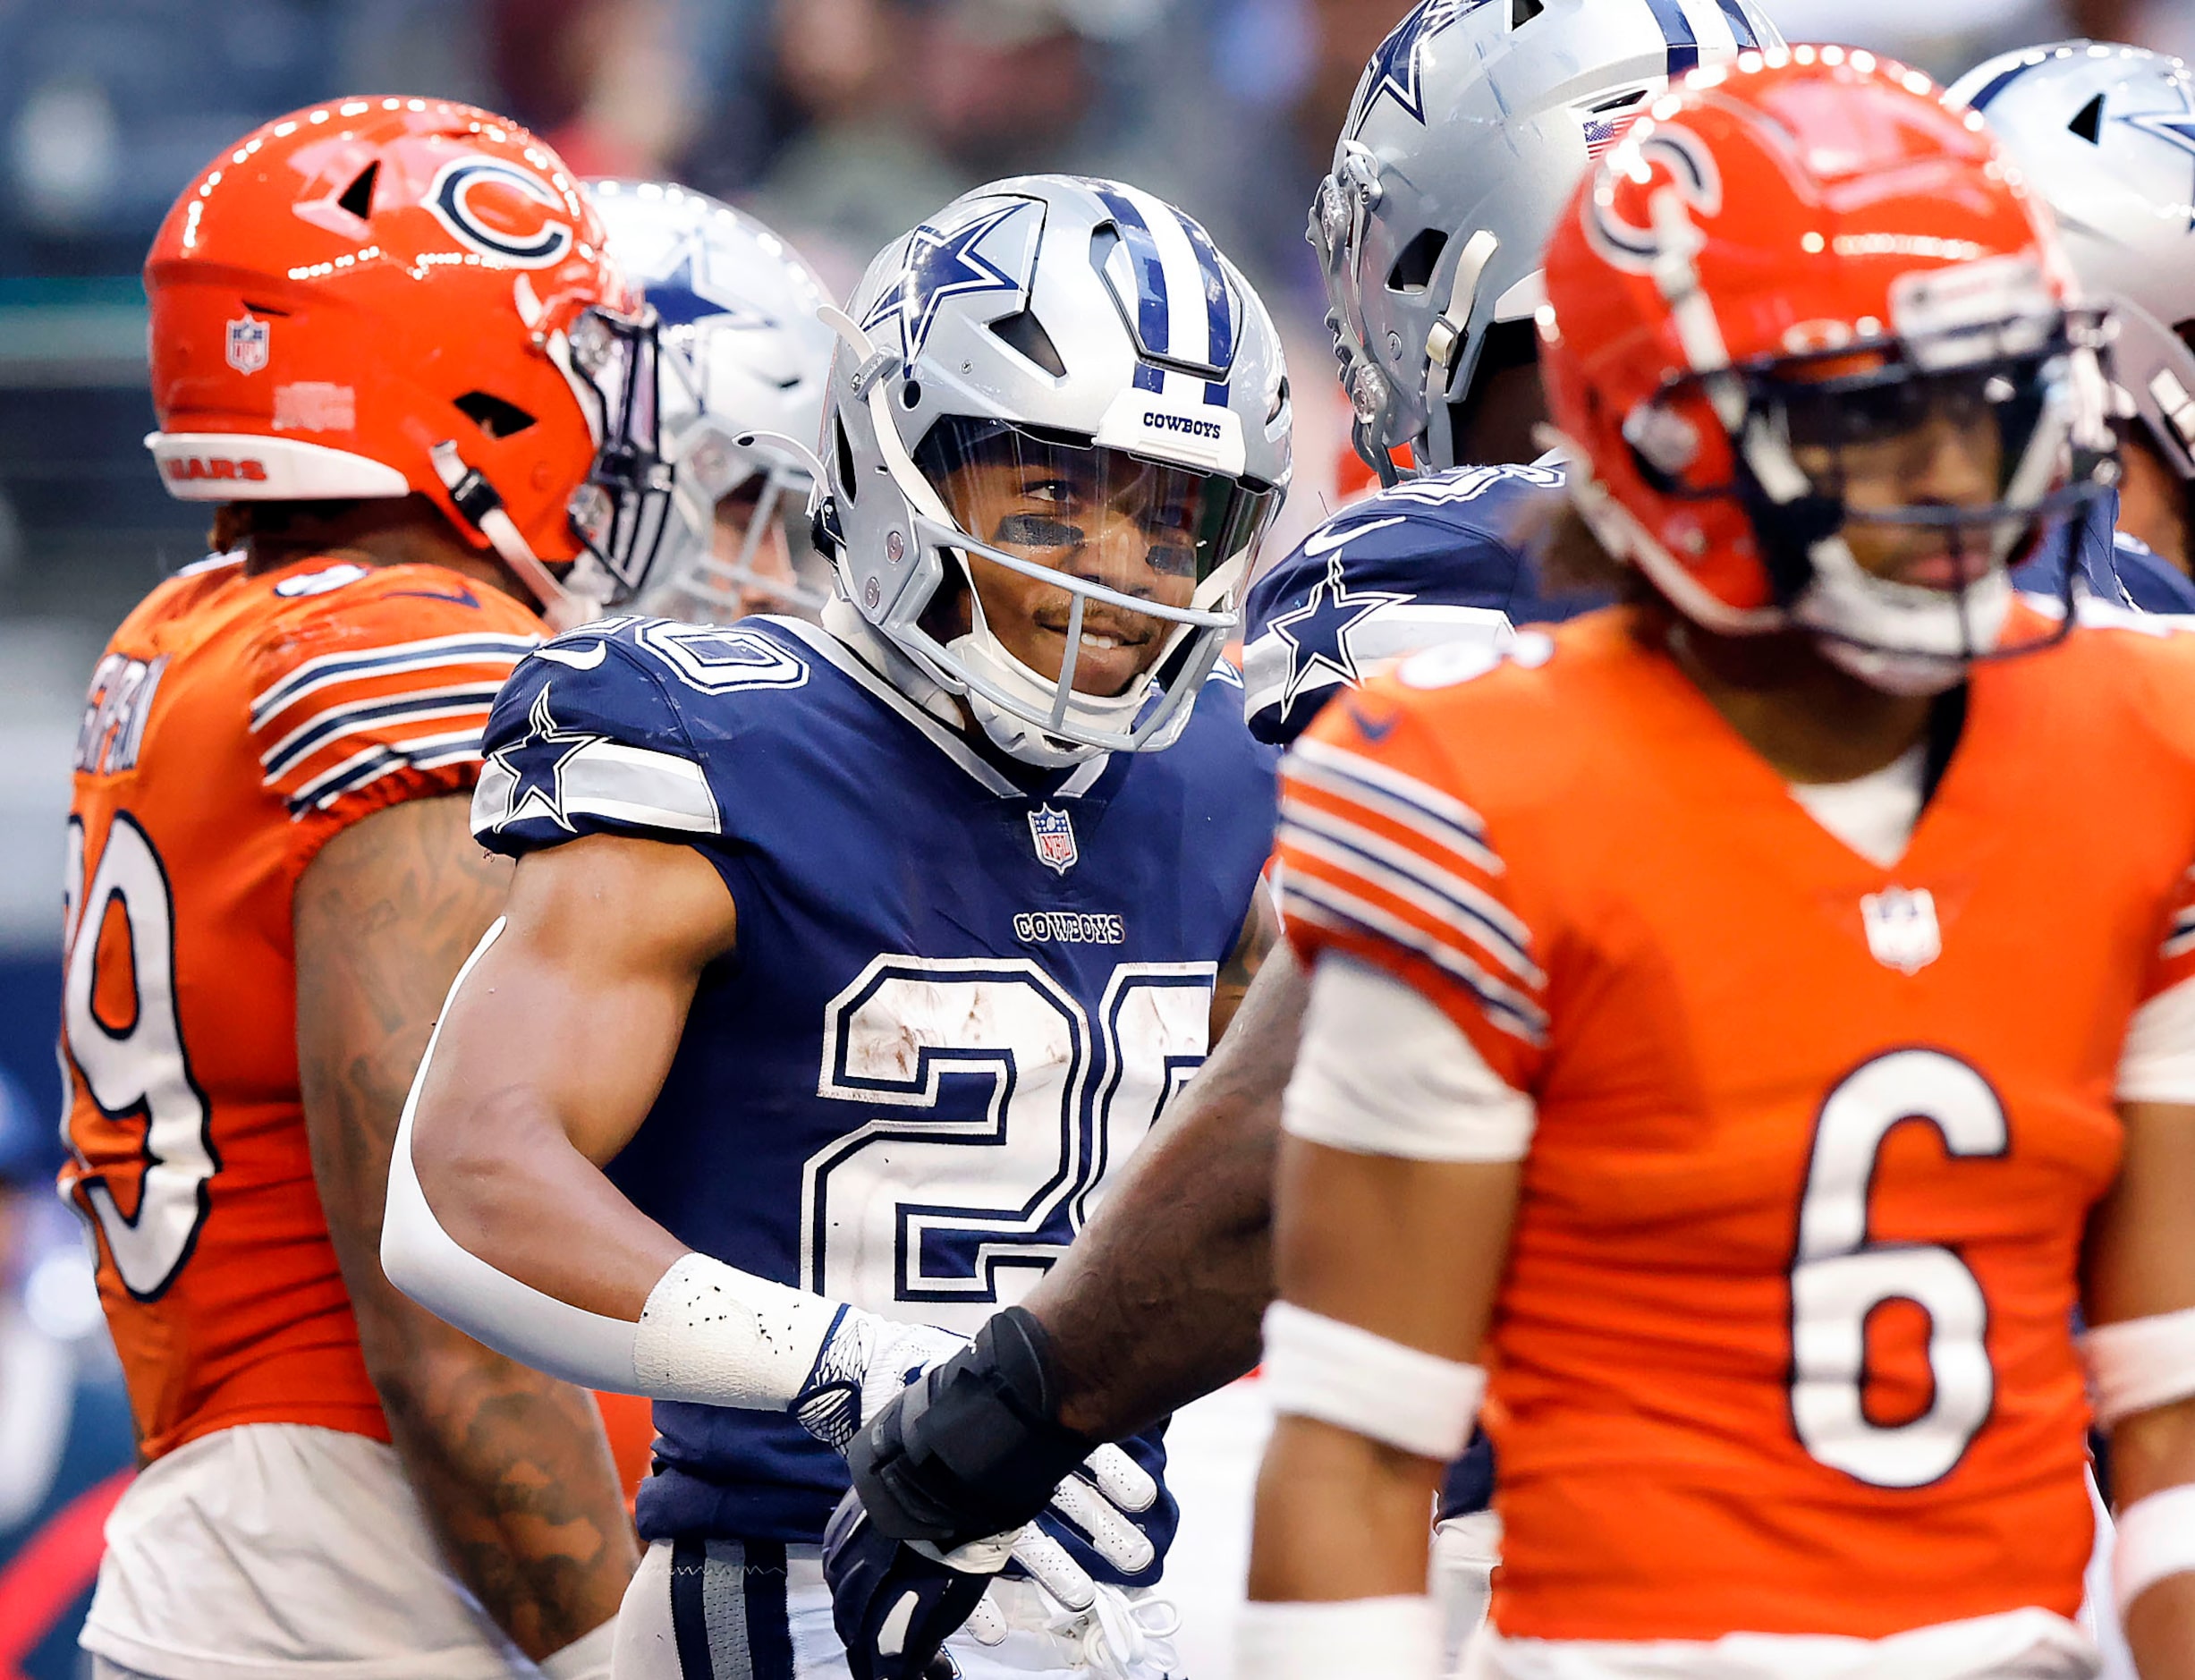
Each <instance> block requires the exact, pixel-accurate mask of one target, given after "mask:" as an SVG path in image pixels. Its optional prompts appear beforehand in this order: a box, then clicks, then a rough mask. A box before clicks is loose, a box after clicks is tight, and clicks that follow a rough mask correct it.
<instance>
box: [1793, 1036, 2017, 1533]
mask: <svg viewBox="0 0 2195 1680" xmlns="http://www.w3.org/2000/svg"><path fill="white" fill-rule="evenodd" d="M1931 1086H1934V1087H1935V1089H1934V1090H1930V1089H1929V1088H1930V1087H1931ZM1908 1093H1911V1094H1910V1095H1909V1094H1908ZM1907 1121H1919V1122H1921V1123H1923V1124H1927V1125H1928V1126H1930V1127H1932V1128H1933V1129H1934V1130H1935V1132H1936V1134H1937V1139H1938V1141H1940V1142H1941V1143H1942V1145H1943V1149H1944V1153H1945V1157H1946V1158H1947V1159H1948V1160H1950V1161H1959V1160H2001V1159H2003V1158H2004V1157H2005V1156H2006V1155H2007V1154H2008V1153H2010V1151H2011V1148H2012V1136H2011V1127H2010V1124H2009V1123H2008V1121H2007V1119H2006V1116H2005V1113H2004V1101H2003V1099H2000V1098H1999V1097H1998V1096H1997V1094H1996V1090H1994V1089H1993V1088H1992V1087H1991V1086H1990V1084H1989V1082H1988V1081H1987V1079H1985V1078H1983V1076H1982V1075H1981V1074H1980V1073H1979V1072H1977V1071H1976V1070H1975V1069H1974V1068H1973V1067H1971V1066H1970V1065H1968V1064H1967V1063H1965V1062H1963V1061H1962V1060H1960V1059H1959V1058H1958V1057H1957V1056H1952V1055H1950V1054H1948V1053H1946V1052H1945V1051H1942V1050H1937V1049H1932V1048H1927V1047H1925V1046H1909V1047H1907V1048H1902V1049H1897V1050H1890V1051H1886V1052H1884V1053H1883V1054H1881V1055H1879V1056H1870V1057H1869V1059H1868V1060H1867V1061H1865V1062H1862V1063H1861V1064H1860V1065H1859V1066H1858V1067H1856V1068H1854V1069H1853V1070H1852V1072H1851V1073H1847V1074H1845V1076H1844V1077H1843V1079H1841V1080H1839V1081H1838V1082H1837V1083H1836V1085H1835V1087H1834V1088H1833V1089H1832V1090H1830V1092H1829V1094H1828V1096H1827V1097H1826V1098H1825V1099H1823V1100H1822V1106H1821V1109H1820V1112H1819V1114H1818V1116H1816V1118H1815V1122H1814V1136H1813V1141H1812V1143H1811V1145H1810V1147H1809V1150H1808V1152H1807V1169H1806V1180H1805V1183H1804V1185H1803V1186H1802V1188H1801V1192H1800V1203H1799V1221H1798V1232H1797V1236H1796V1240H1795V1242H1794V1243H1793V1245H1792V1263H1791V1271H1790V1277H1791V1316H1790V1324H1791V1370H1790V1377H1789V1387H1788V1397H1789V1403H1790V1411H1791V1420H1792V1432H1793V1434H1794V1435H1795V1436H1796V1437H1797V1438H1798V1441H1799V1444H1800V1446H1801V1447H1803V1448H1804V1449H1805V1450H1806V1452H1807V1455H1809V1457H1811V1458H1813V1459H1814V1460H1815V1461H1816V1462H1817V1463H1818V1464H1826V1465H1827V1466H1828V1467H1829V1468H1831V1469H1833V1470H1837V1471H1841V1472H1843V1473H1844V1474H1845V1475H1848V1476H1850V1477H1852V1480H1854V1481H1859V1482H1862V1483H1864V1484H1866V1485H1867V1486H1869V1487H1876V1488H1897V1489H1912V1488H1924V1487H1927V1486H1928V1485H1930V1484H1931V1483H1934V1482H1937V1481H1942V1480H1943V1479H1944V1478H1945V1476H1948V1475H1950V1474H1951V1473H1952V1472H1953V1471H1954V1470H1956V1469H1957V1468H1958V1466H1959V1464H1960V1462H1961V1461H1962V1459H1963V1458H1964V1457H1965V1456H1966V1453H1967V1449H1968V1448H1969V1447H1971V1446H1972V1445H1973V1443H1974V1438H1975V1437H1977V1436H1978V1435H1979V1434H1980V1433H1981V1431H1982V1430H1984V1429H1986V1428H1987V1426H1988V1422H1989V1419H1990V1417H1991V1416H1992V1415H1993V1414H1994V1413H1995V1410H1996V1370H1995V1369H1994V1368H1993V1367H1992V1366H1991V1364H1990V1362H1989V1352H1988V1334H1989V1302H1988V1297H1987V1294H1985V1293H1984V1291H1983V1289H1982V1287H1981V1283H1980V1280H1979V1279H1978V1278H1977V1277H1975V1276H1974V1274H1973V1271H1972V1270H1971V1268H1969V1267H1968V1266H1967V1264H1966V1262H1965V1261H1964V1260H1961V1259H1960V1258H1959V1256H1958V1254H1957V1252H1955V1251H1954V1250H1953V1249H1952V1248H1950V1247H1947V1246H1945V1245H1943V1244H1940V1243H1878V1242H1875V1241H1873V1240H1872V1239H1871V1238H1870V1237H1869V1234H1868V1221H1869V1208H1870V1206H1871V1204H1872V1202H1873V1200H1874V1187H1875V1174H1876V1170H1877V1166H1878V1164H1879V1162H1880V1158H1881V1155H1882V1148H1883V1143H1884V1141H1885V1140H1886V1139H1887V1138H1888V1137H1889V1135H1890V1134H1891V1133H1892V1132H1893V1131H1894V1130H1896V1129H1897V1128H1898V1127H1899V1126H1901V1125H1903V1124H1905V1123H1906V1122H1907ZM1886 1301H1910V1302H1912V1303H1913V1304H1914V1305H1915V1306H1918V1307H1919V1308H1920V1310H1921V1311H1923V1312H1925V1313H1927V1314H1928V1372H1929V1377H1930V1379H1931V1382H1932V1385H1933V1387H1934V1393H1933V1394H1932V1395H1931V1396H1930V1397H1929V1402H1928V1409H1927V1410H1926V1411H1925V1412H1922V1413H1920V1415H1919V1416H1917V1417H1913V1418H1910V1419H1908V1420H1907V1421H1905V1422H1903V1423H1898V1424H1890V1425H1884V1424H1877V1423H1875V1422H1873V1421H1870V1420H1869V1418H1868V1416H1867V1414H1866V1410H1865V1406H1864V1404H1863V1401H1864V1388H1865V1385H1866V1381H1867V1320H1868V1317H1869V1314H1870V1313H1872V1312H1873V1311H1874V1310H1875V1309H1876V1308H1877V1307H1878V1306H1880V1305H1881V1304H1882V1303H1883V1302H1886Z"/></svg>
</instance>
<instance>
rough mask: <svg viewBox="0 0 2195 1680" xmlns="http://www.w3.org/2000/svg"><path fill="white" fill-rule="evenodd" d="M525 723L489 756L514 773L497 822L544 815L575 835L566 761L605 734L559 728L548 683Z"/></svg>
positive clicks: (502, 824)
mask: <svg viewBox="0 0 2195 1680" xmlns="http://www.w3.org/2000/svg"><path fill="white" fill-rule="evenodd" d="M526 724H527V729H526V734H524V735H523V736H521V738H520V739H519V740H517V741H515V742H512V743H511V745H509V746H507V747H504V749H503V750H502V751H498V752H491V753H489V754H488V755H487V761H488V762H489V763H490V764H493V765H496V766H499V767H500V768H503V769H504V770H505V771H507V772H509V774H510V776H511V795H510V800H509V802H508V803H506V804H505V805H504V816H503V819H502V820H501V821H500V822H498V823H497V824H496V829H497V831H498V832H500V831H501V830H503V829H504V828H507V827H510V826H511V825H512V824H513V823H514V822H523V821H525V820H526V819H528V818H529V817H546V818H547V819H549V820H550V821H551V822H553V823H555V825H556V826H557V827H559V828H562V829H563V830H564V832H565V833H566V834H574V833H576V832H578V831H577V830H576V829H574V828H573V827H572V819H570V818H568V817H566V816H565V815H564V766H565V765H566V764H567V763H568V762H570V760H571V759H572V755H573V754H574V753H576V752H578V751H580V749H581V748H582V747H585V746H587V745H589V744H590V743H591V742H597V741H601V740H605V739H606V737H605V736H602V735H590V734H581V733H579V732H576V731H572V730H567V729H559V728H558V727H557V726H556V720H555V718H554V717H551V716H550V715H549V692H548V685H547V683H544V684H542V687H541V692H539V693H538V694H537V695H535V696H534V697H533V705H532V707H531V708H530V709H529V710H528V711H527V713H526Z"/></svg>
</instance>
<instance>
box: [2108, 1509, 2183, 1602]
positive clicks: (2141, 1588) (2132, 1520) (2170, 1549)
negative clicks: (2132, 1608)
mask: <svg viewBox="0 0 2195 1680" xmlns="http://www.w3.org/2000/svg"><path fill="white" fill-rule="evenodd" d="M2118 1531H2119V1532H2118V1534H2117V1535H2116V1537H2115V1538H2114V1540H2113V1543H2112V1548H2111V1588H2112V1596H2113V1597H2114V1598H2115V1599H2118V1601H2119V1615H2120V1616H2121V1617H2122V1618H2123V1617H2124V1616H2125V1615H2126V1609H2127V1606H2129V1605H2130V1604H2131V1603H2133V1601H2134V1600H2135V1599H2139V1598H2140V1596H2141V1595H2142V1594H2143V1593H2144V1592H2145V1591H2148V1589H2149V1588H2151V1587H2154V1586H2155V1585H2157V1582H2160V1581H2163V1580H2164V1579H2165V1578H2166V1577H2167V1576H2170V1575H2182V1574H2188V1573H2190V1572H2191V1571H2195V1482H2182V1483H2181V1484H2180V1485H2179V1486H2178V1487H2176V1488H2161V1489H2158V1490H2157V1492H2155V1493H2153V1494H2150V1495H2148V1497H2147V1498H2140V1499H2137V1500H2135V1501H2134V1503H2133V1504H2131V1505H2130V1506H2127V1507H2126V1509H2125V1510H2123V1511H2122V1512H2120V1513H2119V1521H2118Z"/></svg>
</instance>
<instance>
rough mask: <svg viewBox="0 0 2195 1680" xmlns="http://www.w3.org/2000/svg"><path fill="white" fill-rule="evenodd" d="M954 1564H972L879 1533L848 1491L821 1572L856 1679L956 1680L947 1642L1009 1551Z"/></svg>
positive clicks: (987, 1551) (826, 1537)
mask: <svg viewBox="0 0 2195 1680" xmlns="http://www.w3.org/2000/svg"><path fill="white" fill-rule="evenodd" d="M994 1552H995V1553H996V1560H995V1561H994V1557H993V1554H994ZM956 1562H958V1563H962V1564H967V1565H971V1566H970V1567H967V1568H961V1567H956V1566H955V1565H954V1564H953V1563H948V1562H946V1561H945V1558H943V1557H939V1556H938V1555H937V1554H936V1552H934V1551H930V1550H928V1549H922V1550H918V1549H917V1548H914V1547H912V1546H909V1545H905V1544H903V1543H902V1542H901V1541H899V1540H892V1539H889V1538H888V1537H886V1535H883V1534H880V1533H878V1532H877V1527H876V1524H875V1523H871V1522H870V1521H869V1514H868V1513H867V1512H866V1511H864V1510H862V1508H861V1501H860V1498H858V1497H857V1496H856V1495H854V1494H852V1493H851V1492H849V1493H848V1494H847V1495H846V1497H845V1498H843V1499H841V1500H840V1501H839V1502H838V1509H837V1510H835V1511H834V1512H833V1513H832V1514H831V1521H830V1524H829V1526H828V1527H826V1529H825V1530H824V1532H823V1574H824V1578H825V1579H826V1580H827V1581H828V1582H830V1583H831V1621H832V1624H833V1625H835V1627H836V1628H837V1629H838V1637H839V1639H840V1641H841V1642H843V1644H844V1645H845V1647H846V1662H847V1666H848V1667H851V1668H852V1670H853V1680H951V1677H952V1676H953V1675H954V1674H955V1672H956V1667H955V1665H954V1663H953V1659H951V1658H949V1657H945V1656H943V1655H941V1654H940V1653H941V1652H942V1650H943V1648H944V1646H945V1639H946V1637H947V1635H949V1634H951V1633H953V1632H954V1631H955V1630H957V1629H958V1628H959V1627H960V1626H961V1625H962V1623H963V1622H965V1621H967V1620H968V1618H969V1617H970V1616H971V1615H973V1614H974V1613H975V1610H976V1607H977V1606H978V1605H979V1604H980V1603H981V1602H982V1599H983V1595H984V1593H985V1592H986V1591H988V1589H989V1587H990V1583H991V1577H992V1576H993V1575H994V1574H996V1573H997V1571H998V1570H999V1569H1000V1568H1001V1567H1003V1566H1004V1563H1005V1553H1004V1548H983V1549H982V1550H981V1551H980V1552H979V1554H977V1555H976V1556H974V1557H956ZM982 1565H989V1566H988V1567H983V1566H982Z"/></svg>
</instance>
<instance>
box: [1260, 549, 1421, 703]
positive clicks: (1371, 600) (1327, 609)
mask: <svg viewBox="0 0 2195 1680" xmlns="http://www.w3.org/2000/svg"><path fill="white" fill-rule="evenodd" d="M1409 599H1410V597H1409V596H1407V595H1396V594H1392V593H1390V592H1388V591H1386V590H1352V589H1351V588H1350V587H1349V584H1348V581H1347V580H1346V579H1344V578H1343V576H1342V556H1340V555H1339V554H1336V555H1335V556H1334V558H1332V559H1331V560H1329V561H1327V562H1326V576H1325V577H1324V578H1323V579H1321V580H1320V581H1318V583H1317V584H1315V585H1314V586H1313V587H1312V589H1311V592H1310V597H1309V599H1307V600H1306V601H1305V602H1304V603H1303V605H1302V606H1301V607H1297V608H1296V609H1295V610H1294V611H1293V612H1292V613H1280V614H1276V615H1275V616H1273V617H1272V618H1270V619H1268V620H1267V628H1268V629H1270V630H1271V631H1272V632H1273V633H1274V634H1275V635H1276V636H1278V637H1279V638H1280V639H1281V640H1282V641H1284V642H1286V643H1287V644H1288V681H1287V683H1286V685H1285V686H1284V688H1283V689H1282V690H1281V710H1283V711H1286V710H1287V709H1288V708H1290V707H1292V706H1293V705H1294V704H1295V702H1296V695H1297V694H1298V693H1300V692H1301V691H1302V690H1304V689H1306V688H1309V687H1310V686H1312V679H1313V678H1315V677H1317V676H1318V675H1319V674H1320V673H1321V672H1326V673H1327V674H1329V675H1332V676H1333V677H1334V678H1335V680H1336V681H1338V682H1342V683H1348V684H1349V685H1350V686H1351V687H1352V688H1353V687H1355V686H1356V685H1357V684H1358V683H1360V681H1361V680H1362V679H1361V678H1360V675H1359V674H1358V670H1357V660H1356V656H1355V655H1354V654H1353V653H1352V652H1351V651H1350V649H1349V632H1350V631H1351V630H1352V629H1353V628H1354V627H1355V626H1356V625H1357V624H1359V623H1360V621H1362V620H1364V619H1367V618H1369V617H1370V616H1371V615H1373V614H1374V613H1376V612H1377V611H1378V610H1379V609H1380V608H1381V607H1392V606H1394V605H1395V604H1396V603H1397V602H1400V601H1407V600H1409Z"/></svg>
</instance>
